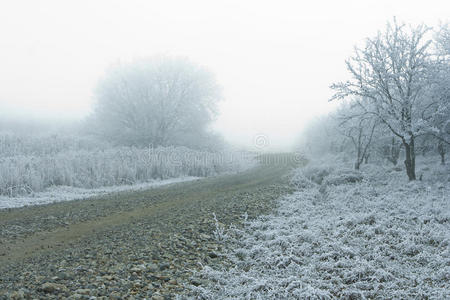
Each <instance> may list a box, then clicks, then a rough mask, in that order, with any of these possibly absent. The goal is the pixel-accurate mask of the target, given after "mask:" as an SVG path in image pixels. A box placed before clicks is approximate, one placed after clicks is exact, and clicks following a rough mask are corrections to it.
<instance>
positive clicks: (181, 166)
mask: <svg viewBox="0 0 450 300" xmlns="http://www.w3.org/2000/svg"><path fill="white" fill-rule="evenodd" d="M252 164H254V161H253V160H252V159H251V157H250V156H245V155H242V154H240V153H234V152H214V153H213V152H207V151H198V150H191V149H188V148H185V147H164V148H163V147H160V148H149V149H139V148H133V147H110V148H106V149H93V150H86V149H81V150H68V151H58V152H55V153H52V154H43V155H15V156H3V157H0V194H2V195H8V196H16V195H21V194H30V193H33V192H39V191H43V190H44V189H46V188H47V187H50V186H72V187H80V188H98V187H103V186H114V185H122V184H134V183H142V182H146V181H149V180H153V179H167V178H174V177H182V176H195V177H205V176H211V175H215V174H218V173H223V172H229V171H239V170H242V169H245V168H248V167H249V166H251V165H252Z"/></svg>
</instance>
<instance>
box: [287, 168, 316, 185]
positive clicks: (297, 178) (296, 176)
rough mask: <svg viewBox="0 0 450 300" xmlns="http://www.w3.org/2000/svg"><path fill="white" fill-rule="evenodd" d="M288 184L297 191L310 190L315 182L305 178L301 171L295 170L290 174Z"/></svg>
mask: <svg viewBox="0 0 450 300" xmlns="http://www.w3.org/2000/svg"><path fill="white" fill-rule="evenodd" d="M290 184H291V185H293V186H294V187H296V188H298V189H306V188H311V187H313V186H315V185H316V183H315V182H313V181H311V180H310V179H309V178H307V177H306V176H305V174H304V172H303V170H301V169H300V170H295V171H294V172H293V174H292V177H291V180H290Z"/></svg>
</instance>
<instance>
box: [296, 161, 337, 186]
mask: <svg viewBox="0 0 450 300" xmlns="http://www.w3.org/2000/svg"><path fill="white" fill-rule="evenodd" d="M332 171H333V168H332V167H329V166H320V165H319V166H306V167H305V168H304V170H303V175H304V176H305V177H306V178H307V179H309V180H310V181H312V182H314V183H316V184H322V181H323V179H324V178H325V177H327V176H328V175H330V173H331V172H332Z"/></svg>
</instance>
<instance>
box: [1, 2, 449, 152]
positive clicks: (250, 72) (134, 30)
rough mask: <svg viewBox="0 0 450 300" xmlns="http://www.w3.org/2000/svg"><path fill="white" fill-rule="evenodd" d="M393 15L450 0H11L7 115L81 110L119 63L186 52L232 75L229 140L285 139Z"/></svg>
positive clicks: (428, 10)
mask: <svg viewBox="0 0 450 300" xmlns="http://www.w3.org/2000/svg"><path fill="white" fill-rule="evenodd" d="M393 16H397V19H398V20H399V21H405V22H413V23H420V22H425V23H426V24H428V25H430V26H436V25H437V24H439V21H448V20H449V16H450V1H445V0H442V1H430V0H428V1H380V0H378V1H317V0H316V1H308V2H306V1H305V3H302V1H243V0H241V1H211V0H210V1H150V0H149V1H111V0H108V1H63V0H58V1H44V0H40V1H2V2H1V4H0V115H1V116H9V117H14V118H16V117H23V116H27V117H28V116H33V117H35V118H43V117H45V118H53V119H61V118H68V119H80V118H83V117H84V116H86V115H87V114H89V112H90V109H91V107H92V104H93V101H94V99H93V93H92V92H93V88H94V87H95V85H96V83H97V80H98V79H99V77H100V76H101V75H102V73H103V72H104V70H105V68H106V67H107V66H108V65H110V64H111V63H115V62H117V61H129V60H132V59H133V58H138V57H144V56H151V55H155V54H167V55H181V56H186V57H188V58H189V59H191V60H192V61H194V62H196V63H199V64H201V65H204V66H206V67H208V68H209V69H210V70H211V71H212V72H214V73H215V74H216V76H217V79H218V81H219V83H220V84H221V85H222V87H223V90H224V96H225V99H224V101H223V102H222V103H221V105H220V116H219V118H218V120H217V122H216V124H215V125H214V127H215V128H216V129H217V130H218V131H220V132H221V133H223V135H224V136H225V137H226V139H227V140H229V141H230V142H234V143H237V144H240V145H246V146H249V145H252V143H253V141H254V137H255V136H258V135H264V136H266V137H267V138H268V140H269V142H270V144H271V145H272V148H271V149H275V150H278V149H283V148H284V149H286V148H287V147H289V146H291V145H292V144H293V142H294V141H295V138H296V135H297V134H298V132H299V131H300V130H301V128H302V126H303V124H304V123H305V121H307V120H308V119H309V118H311V117H312V116H315V115H317V114H319V113H321V112H326V111H329V110H330V109H331V107H332V104H330V103H328V101H327V100H328V99H329V97H330V96H331V91H330V90H329V88H328V86H329V85H330V84H331V83H332V82H335V81H339V80H344V79H346V77H347V71H346V70H345V65H344V60H345V58H346V57H348V56H349V55H350V54H351V53H352V49H353V46H354V45H355V44H357V43H361V42H362V41H363V39H364V38H365V37H368V36H373V35H374V34H375V33H376V31H377V30H378V29H383V28H384V25H385V23H386V22H387V21H388V20H391V19H392V17H393Z"/></svg>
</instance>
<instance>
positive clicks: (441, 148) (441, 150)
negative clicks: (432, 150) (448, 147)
mask: <svg viewBox="0 0 450 300" xmlns="http://www.w3.org/2000/svg"><path fill="white" fill-rule="evenodd" d="M438 152H439V155H440V156H441V165H445V148H444V143H443V142H442V141H441V140H440V141H439V142H438Z"/></svg>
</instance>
